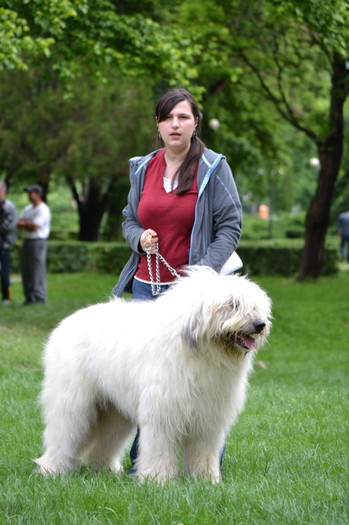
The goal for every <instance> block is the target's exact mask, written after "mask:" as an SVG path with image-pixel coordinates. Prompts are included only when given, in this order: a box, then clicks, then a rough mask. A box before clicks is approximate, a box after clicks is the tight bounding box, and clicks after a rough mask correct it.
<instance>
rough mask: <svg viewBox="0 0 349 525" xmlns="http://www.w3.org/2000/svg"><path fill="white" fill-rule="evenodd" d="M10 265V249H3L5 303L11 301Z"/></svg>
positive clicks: (0, 257)
mask: <svg viewBox="0 0 349 525" xmlns="http://www.w3.org/2000/svg"><path fill="white" fill-rule="evenodd" d="M10 263H11V260H10V249H9V248H3V249H2V251H1V253H0V271H1V293H2V300H3V301H8V300H9V299H10Z"/></svg>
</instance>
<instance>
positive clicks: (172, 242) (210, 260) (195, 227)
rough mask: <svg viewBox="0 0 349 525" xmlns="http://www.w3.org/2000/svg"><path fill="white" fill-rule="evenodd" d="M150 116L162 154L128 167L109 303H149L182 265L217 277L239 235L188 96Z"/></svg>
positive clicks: (228, 188)
mask: <svg viewBox="0 0 349 525" xmlns="http://www.w3.org/2000/svg"><path fill="white" fill-rule="evenodd" d="M155 113H156V122H157V128H158V135H159V137H160V138H161V140H162V141H163V143H164V146H165V147H164V148H162V149H160V150H157V151H154V152H152V153H150V154H149V155H147V156H146V157H136V158H133V159H131V160H130V180H131V188H130V192H129V196H128V204H127V206H126V208H125V209H124V210H123V214H124V216H125V222H124V223H123V233H124V237H125V239H126V241H127V243H128V244H129V245H130V247H131V248H132V255H131V257H130V259H129V261H128V262H127V264H126V266H125V267H124V269H123V270H122V272H121V275H120V278H119V281H118V284H117V285H116V287H115V288H114V290H113V293H114V294H115V295H117V296H121V295H122V293H123V292H124V291H126V292H131V291H132V294H133V298H134V299H155V298H156V295H158V293H162V292H164V291H165V290H166V289H167V288H168V286H169V285H170V284H171V282H172V281H173V280H174V279H175V278H176V277H177V275H178V273H180V271H181V269H182V268H183V266H186V265H193V264H203V265H207V266H210V267H212V268H213V269H215V270H216V271H218V272H219V271H220V270H221V269H222V267H223V265H224V263H225V262H226V261H227V259H228V258H229V257H230V255H231V254H232V253H233V252H234V251H235V249H236V247H237V245H238V242H239V239H240V234H241V204H240V200H239V196H238V193H237V190H236V186H235V182H234V179H233V175H232V173H231V170H230V168H229V166H228V164H227V162H226V160H225V158H224V157H223V156H222V155H218V154H217V153H215V152H213V151H211V150H209V149H207V148H206V147H205V145H204V143H203V142H202V141H201V140H200V139H199V137H198V136H197V131H198V128H199V125H200V111H199V108H198V105H197V103H196V101H195V99H194V98H193V96H192V95H191V94H190V93H189V92H188V91H186V90H185V89H181V88H180V89H172V90H170V91H168V92H167V93H165V94H164V95H163V96H162V98H161V99H160V100H159V102H158V104H157V106H156V112H155ZM157 252H160V253H161V255H162V257H163V258H164V259H165V261H166V262H167V265H166V263H164V262H163V260H160V261H159V259H157ZM169 267H170V268H169ZM138 438H139V431H138V433H137V436H136V438H135V441H134V443H133V445H132V448H131V452H130V457H131V461H132V468H131V470H130V471H129V473H133V472H135V461H136V458H137V452H138ZM223 453H224V451H223V452H222V456H221V461H222V457H223Z"/></svg>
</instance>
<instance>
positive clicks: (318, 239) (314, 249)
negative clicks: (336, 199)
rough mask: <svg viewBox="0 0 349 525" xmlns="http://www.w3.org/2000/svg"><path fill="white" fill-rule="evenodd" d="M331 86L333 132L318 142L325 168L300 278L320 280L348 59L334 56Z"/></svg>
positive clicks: (340, 145)
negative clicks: (346, 61) (318, 278)
mask: <svg viewBox="0 0 349 525" xmlns="http://www.w3.org/2000/svg"><path fill="white" fill-rule="evenodd" d="M332 66H333V73H332V88H331V108H330V125H331V131H330V132H329V134H328V135H327V137H326V139H325V140H324V141H323V142H318V152H319V159H320V164H321V168H320V171H319V175H318V184H317V188H316V192H315V195H314V197H313V199H312V201H311V204H310V206H309V209H308V212H307V217H306V222H305V228H306V229H305V243H304V248H303V253H302V259H301V264H300V268H299V272H298V280H299V281H302V280H303V279H305V278H307V277H310V278H312V279H316V278H317V277H319V275H320V273H321V268H322V263H323V258H324V248H325V237H326V231H327V227H328V225H329V217H330V209H331V203H332V197H333V191H334V186H335V183H336V180H337V177H338V172H339V168H340V165H341V160H342V153H343V105H344V102H345V99H346V96H347V94H348V82H349V70H348V69H347V68H346V63H345V60H344V59H342V58H341V57H339V56H338V55H335V56H334V59H333V62H332Z"/></svg>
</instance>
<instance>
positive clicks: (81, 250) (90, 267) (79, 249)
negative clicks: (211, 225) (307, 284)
mask: <svg viewBox="0 0 349 525" xmlns="http://www.w3.org/2000/svg"><path fill="white" fill-rule="evenodd" d="M302 246H303V242H302V241H300V240H293V239H292V240H290V239H285V240H280V241H275V240H274V241H258V242H253V241H244V242H241V243H240V244H239V247H238V253H239V255H240V257H241V259H242V260H243V262H244V267H243V269H242V271H243V272H244V273H248V274H250V275H260V274H264V275H285V276H294V275H296V274H297V271H298V267H299V264H300V260H301V255H302ZM130 253H131V250H130V248H129V247H128V246H127V245H126V244H125V243H121V242H115V243H111V242H110V243H102V242H99V243H93V242H81V241H49V242H48V251H47V266H48V271H49V272H52V273H63V272H64V273H71V272H84V271H95V272H104V273H111V274H115V276H117V275H119V273H120V271H121V269H122V268H123V266H124V264H125V262H126V261H127V259H128V258H129V256H130ZM19 254H20V243H16V244H15V245H14V246H13V247H12V248H11V255H12V263H11V267H12V272H13V273H16V272H17V273H19V271H20V270H19ZM337 263H338V250H337V249H335V248H334V247H331V246H327V247H326V250H325V257H324V264H323V269H322V274H323V275H331V274H335V273H337V271H338V270H337Z"/></svg>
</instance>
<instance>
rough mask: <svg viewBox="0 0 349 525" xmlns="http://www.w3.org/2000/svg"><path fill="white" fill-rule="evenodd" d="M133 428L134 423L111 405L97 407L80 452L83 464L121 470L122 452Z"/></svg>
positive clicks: (115, 470)
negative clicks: (89, 430)
mask: <svg viewBox="0 0 349 525" xmlns="http://www.w3.org/2000/svg"><path fill="white" fill-rule="evenodd" d="M135 428H136V426H135V424H134V423H132V422H131V421H129V420H128V419H126V418H125V417H124V416H123V415H122V414H121V413H120V412H118V411H117V410H116V408H115V407H114V406H113V405H111V404H109V405H108V406H107V407H106V408H103V409H99V410H98V418H97V421H96V423H95V425H94V427H93V429H92V432H91V437H90V440H89V443H88V444H87V445H86V448H85V450H84V451H83V454H82V460H83V462H84V463H85V465H87V466H90V467H92V468H95V469H99V468H102V467H109V468H110V469H111V470H112V471H113V472H115V473H117V472H119V471H120V470H122V466H121V458H122V454H123V451H124V448H125V446H126V444H127V440H128V437H129V436H130V434H131V432H132V431H135Z"/></svg>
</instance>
